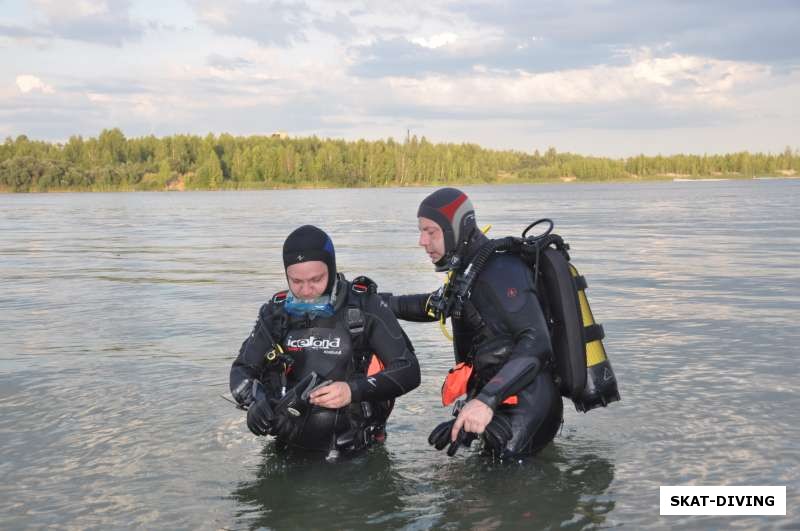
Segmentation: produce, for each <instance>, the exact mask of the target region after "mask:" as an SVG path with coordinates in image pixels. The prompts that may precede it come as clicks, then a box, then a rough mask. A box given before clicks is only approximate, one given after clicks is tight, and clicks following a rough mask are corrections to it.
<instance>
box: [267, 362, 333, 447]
mask: <svg viewBox="0 0 800 531" xmlns="http://www.w3.org/2000/svg"><path fill="white" fill-rule="evenodd" d="M320 380H321V379H320V377H319V375H318V374H317V373H315V372H311V373H309V374H307V375H306V376H304V377H303V379H301V380H300V381H299V382H297V385H295V386H294V387H292V388H291V389H289V390H288V391H287V392H286V394H285V395H284V396H283V398H281V399H280V400H278V402H277V403H276V404H275V408H274V410H275V420H274V421H273V423H272V429H271V430H270V432H269V434H270V435H275V436H277V437H280V438H281V439H284V440H287V441H291V440H292V439H294V438H295V437H296V436H297V434H298V433H299V432H300V426H299V423H298V422H297V421H298V420H300V419H301V418H303V416H304V415H305V414H306V412H307V411H308V410H309V409H310V408H311V402H309V394H311V391H313V390H314V389H316V388H318V387H322V386H324V385H328V384H330V383H331V380H325V381H324V382H321V381H320Z"/></svg>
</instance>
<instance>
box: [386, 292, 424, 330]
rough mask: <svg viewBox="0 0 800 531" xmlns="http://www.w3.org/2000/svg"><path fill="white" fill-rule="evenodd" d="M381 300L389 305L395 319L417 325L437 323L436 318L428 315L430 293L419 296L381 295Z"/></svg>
mask: <svg viewBox="0 0 800 531" xmlns="http://www.w3.org/2000/svg"><path fill="white" fill-rule="evenodd" d="M380 296H381V298H383V300H384V301H386V302H387V304H389V308H391V310H392V312H393V313H394V315H395V317H397V318H398V319H402V320H403V321H413V322H416V323H427V322H430V321H435V320H436V318H435V317H431V316H430V315H428V312H427V311H426V307H427V304H428V299H429V298H430V296H431V294H430V293H420V294H419V295H392V294H391V293H381V294H380Z"/></svg>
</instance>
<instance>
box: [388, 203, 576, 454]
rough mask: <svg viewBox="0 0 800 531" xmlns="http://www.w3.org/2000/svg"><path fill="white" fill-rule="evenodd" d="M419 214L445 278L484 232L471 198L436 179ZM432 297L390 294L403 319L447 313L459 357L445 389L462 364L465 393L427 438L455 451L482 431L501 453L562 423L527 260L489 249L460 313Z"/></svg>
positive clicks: (460, 272)
mask: <svg viewBox="0 0 800 531" xmlns="http://www.w3.org/2000/svg"><path fill="white" fill-rule="evenodd" d="M417 217H418V221H419V230H420V238H419V245H420V246H422V247H424V249H425V251H426V252H427V253H428V255H429V257H430V258H431V261H432V262H433V263H434V265H435V266H436V269H437V271H448V272H451V273H452V278H451V280H450V282H451V283H456V282H458V281H459V278H460V277H459V276H461V277H463V276H464V275H465V274H466V273H468V271H465V268H466V267H467V264H469V263H470V261H471V259H472V258H473V257H474V256H475V255H476V254H477V253H478V251H479V250H480V249H481V247H482V246H484V245H485V244H487V242H489V240H488V238H487V237H486V236H485V235H484V234H483V232H481V230H480V229H478V226H477V224H476V222H475V212H474V209H473V207H472V204H471V202H470V200H469V199H468V198H467V196H466V195H465V194H464V193H463V192H461V191H459V190H456V189H454V188H442V189H440V190H437V191H436V192H434V193H432V194H430V195H429V196H428V197H426V198H425V200H423V201H422V203H421V204H420V207H419V210H418V213H417ZM436 297H437V294H436V293H434V294H427V293H426V294H421V295H405V296H391V297H390V298H389V301H390V305H391V307H392V310H393V311H394V312H395V314H396V315H397V316H398V317H399V318H400V319H404V320H408V321H433V320H438V319H439V318H441V317H449V318H450V319H451V321H452V329H453V346H454V351H455V360H456V363H457V365H456V369H455V370H454V371H451V373H450V375H449V376H448V380H447V381H446V383H445V389H446V388H447V387H448V386H452V385H453V382H452V381H451V380H457V379H458V374H459V373H462V374H465V375H468V378H467V379H466V388H465V389H463V390H461V392H463V391H466V393H467V401H466V403H464V404H463V407H461V408H460V410H458V412H457V417H456V418H455V419H454V420H451V421H449V422H444V423H442V424H440V425H439V426H437V427H436V429H434V430H433V432H432V433H431V435H430V438H429V442H430V443H431V444H432V445H434V446H435V447H436V448H437V449H443V448H444V447H445V446H448V445H449V449H448V454H449V455H453V453H455V451H456V450H457V449H458V447H459V445H460V444H467V445H468V444H469V443H470V442H471V441H472V440H473V439H474V438H475V437H477V436H480V435H482V436H483V439H484V442H485V447H486V448H487V449H488V450H489V451H491V452H493V453H494V454H495V455H496V456H498V457H500V458H503V459H505V458H515V457H521V456H525V455H530V454H533V453H536V452H538V451H539V450H541V449H542V448H543V447H544V446H546V445H547V444H548V443H549V442H550V441H552V440H553V438H554V437H555V435H556V433H557V431H558V429H559V427H560V425H561V422H562V414H563V405H562V400H561V395H560V393H559V390H558V387H557V386H556V384H555V382H554V377H553V374H552V370H551V358H552V349H551V342H550V335H549V332H548V327H547V323H546V320H545V316H544V313H543V311H542V307H541V305H540V302H539V299H538V297H537V293H536V287H535V283H534V280H533V274H532V271H531V269H530V268H529V267H528V266H527V265H526V264H525V262H523V260H522V259H521V258H520V257H519V256H516V255H514V254H510V253H495V254H492V255H491V256H490V258H489V260H488V262H487V263H486V264H485V267H483V269H482V270H481V271H480V272H479V273H478V276H477V278H476V279H475V281H474V285H473V288H472V290H471V292H470V295H469V296H468V299H467V300H466V301H463V305H462V310H461V311H460V312H459V313H458V315H444V316H443V315H441V312H437V311H436V310H435V309H433V308H432V307H431V306H432V299H435V298H436ZM465 371H466V372H465ZM455 385H456V387H458V385H457V384H455ZM458 394H459V391H456V392H455V393H454V396H458ZM454 414H455V412H454Z"/></svg>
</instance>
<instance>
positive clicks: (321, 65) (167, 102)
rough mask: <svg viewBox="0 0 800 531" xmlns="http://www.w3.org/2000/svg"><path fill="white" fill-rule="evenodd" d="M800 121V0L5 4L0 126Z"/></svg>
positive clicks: (718, 125) (731, 147) (556, 133)
mask: <svg viewBox="0 0 800 531" xmlns="http://www.w3.org/2000/svg"><path fill="white" fill-rule="evenodd" d="M421 6H424V7H421ZM799 124H800V1H798V0H760V1H758V2H756V1H750V0H747V1H743V0H698V1H692V0H670V1H666V0H657V1H647V0H587V1H581V2H578V1H569V0H567V1H564V0H561V1H549V0H548V1H537V0H506V1H479V0H466V1H446V0H428V1H427V2H417V1H413V2H412V1H408V0H390V1H384V0H377V1H369V2H367V1H363V2H361V1H349V0H327V1H317V0H300V1H295V0H281V1H271V0H183V1H177V0H175V1H173V0H72V1H70V0H29V1H22V0H19V1H17V0H0V137H6V136H16V135H19V134H26V135H28V136H29V137H31V138H36V139H43V140H53V141H61V140H65V139H67V138H69V136H70V135H73V134H80V135H84V136H96V135H97V134H98V133H99V131H101V130H102V129H103V128H110V127H119V128H121V129H122V130H123V132H124V133H125V134H126V135H127V136H141V135H148V134H155V135H157V136H162V135H171V134H175V133H193V134H201V135H204V134H206V133H209V132H212V133H215V134H218V133H223V132H228V133H232V134H235V135H250V134H268V133H271V132H273V131H286V132H288V133H289V134H290V135H292V136H307V135H317V136H320V137H333V138H345V139H358V138H366V139H379V138H388V137H393V138H395V139H403V138H404V137H405V136H406V134H407V131H410V132H411V134H412V135H417V136H425V137H427V138H428V139H429V140H431V141H434V142H475V143H479V144H481V145H483V146H487V147H494V148H501V149H519V150H524V151H528V152H531V151H533V150H534V149H540V150H544V149H546V148H547V147H549V146H553V147H555V148H556V149H558V150H559V151H572V152H576V153H582V154H594V155H606V156H627V155H634V154H638V153H645V154H653V155H654V154H658V153H662V154H671V153H679V152H684V153H704V152H707V153H722V152H732V151H738V150H745V149H746V150H750V151H771V152H777V151H782V150H783V149H784V148H785V147H786V146H787V145H788V146H791V147H792V148H793V149H798V148H800V135H799V134H798V133H799V132H800V125H799Z"/></svg>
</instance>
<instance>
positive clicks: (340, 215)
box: [0, 180, 800, 529]
mask: <svg viewBox="0 0 800 531" xmlns="http://www.w3.org/2000/svg"><path fill="white" fill-rule="evenodd" d="M465 190H466V191H467V192H468V193H469V194H470V196H471V198H472V200H473V203H474V204H475V206H476V209H477V214H478V221H479V223H481V224H483V223H492V224H493V226H494V227H493V229H492V231H491V232H490V235H494V236H496V237H497V236H501V235H506V234H515V235H518V234H519V233H520V232H521V230H522V229H523V228H524V226H525V225H527V224H528V223H529V222H531V221H533V220H534V219H537V218H539V217H544V216H547V217H551V218H553V219H554V220H555V222H556V231H557V232H558V233H560V234H562V235H563V236H564V237H565V239H566V240H567V241H569V242H570V243H571V245H572V257H573V262H574V263H575V264H576V265H577V266H578V268H579V269H580V270H581V272H582V273H584V274H585V275H586V277H587V278H588V281H589V291H588V295H589V297H590V301H591V303H592V308H593V310H594V313H595V317H596V318H597V320H598V321H600V322H602V323H603V324H604V326H605V330H606V335H607V339H606V340H605V345H606V349H607V351H608V353H609V357H610V359H611V362H612V363H613V365H614V368H615V371H616V373H617V377H618V379H619V382H620V391H621V394H622V401H621V402H619V403H615V404H612V405H611V406H610V407H608V408H606V409H603V410H595V411H592V412H590V413H588V414H581V413H577V412H575V411H574V409H572V406H571V403H569V402H566V403H565V412H566V415H565V423H564V426H563V429H562V431H561V432H560V434H559V435H558V436H557V437H556V439H555V441H554V443H553V444H552V445H550V446H549V447H548V448H546V449H545V450H544V451H543V452H542V453H541V454H539V455H538V456H537V457H536V458H534V459H532V460H530V461H528V462H525V463H523V464H497V463H491V462H489V461H487V460H485V459H484V458H482V457H480V456H479V455H478V454H477V453H475V452H473V451H466V452H463V451H462V452H459V454H458V455H457V456H456V457H455V458H448V457H447V456H446V455H444V453H443V452H437V451H435V450H433V449H432V448H431V447H429V446H428V444H427V440H426V439H427V435H428V433H429V431H430V430H431V428H432V427H433V426H435V425H436V424H437V423H439V422H440V421H442V420H446V419H447V418H448V416H449V412H448V410H446V409H444V408H442V407H441V405H440V402H439V396H438V394H439V388H440V386H441V381H442V378H443V376H444V374H445V373H446V371H447V368H448V367H449V366H450V365H451V363H452V354H451V348H450V346H449V344H448V342H447V341H446V339H445V338H444V337H443V336H442V334H441V333H440V331H439V330H438V328H437V327H436V326H435V325H427V324H404V327H405V329H406V331H407V332H408V334H409V336H410V337H411V339H412V341H413V342H414V345H415V348H416V351H417V354H418V356H419V358H420V362H421V365H422V385H421V386H420V388H419V389H418V390H416V391H414V392H413V393H411V394H409V395H407V396H404V397H402V398H400V399H399V400H398V401H397V407H396V408H395V412H394V414H393V415H392V417H391V419H390V422H389V436H388V438H387V441H386V443H385V445H383V446H380V447H375V448H373V449H371V450H370V451H369V452H368V453H366V454H365V455H363V456H360V457H358V458H356V459H352V460H346V461H343V462H339V463H335V464H328V463H324V462H322V461H321V460H320V461H316V460H313V461H310V460H302V459H297V458H295V459H289V460H286V459H284V458H282V457H279V456H275V455H274V453H273V446H272V444H271V443H270V442H268V441H267V440H265V439H263V438H256V437H254V436H253V435H251V434H250V432H249V431H248V430H247V427H246V425H245V422H244V416H243V414H242V412H240V411H238V410H236V409H234V408H233V406H231V404H229V403H228V402H226V401H224V400H223V399H222V398H220V395H221V394H226V395H227V393H228V388H227V382H228V371H229V368H230V363H231V361H232V360H233V358H234V357H235V355H236V352H237V351H238V348H239V345H240V344H241V341H242V340H243V339H244V338H245V337H246V336H247V335H248V334H249V332H250V329H251V326H252V324H253V321H254V319H255V317H256V314H257V311H258V308H259V306H260V305H261V303H262V302H264V301H265V300H266V299H267V298H268V297H269V296H270V295H271V294H272V293H273V292H275V291H277V290H279V289H282V288H283V287H284V284H285V280H284V277H283V272H282V265H281V258H280V248H281V245H282V242H283V240H284V238H285V237H286V235H287V234H288V233H289V232H290V231H291V230H292V229H294V228H295V227H297V226H298V225H301V224H304V223H313V224H317V225H319V226H321V227H323V228H324V229H326V230H327V231H328V232H329V233H330V234H331V235H332V237H333V240H334V243H335V245H336V250H337V260H338V263H339V266H340V270H342V271H344V272H345V274H347V275H348V277H349V278H352V277H353V276H356V275H358V274H362V273H366V274H368V275H369V276H371V277H372V278H373V279H374V280H375V281H376V282H377V283H378V284H379V286H380V288H381V290H385V291H393V292H395V293H416V292H422V291H430V290H432V289H434V288H436V287H437V286H438V285H439V283H441V281H442V278H441V277H440V276H439V275H438V274H436V273H434V272H433V271H432V268H431V266H430V264H429V263H428V262H427V260H426V257H425V255H424V253H423V252H422V250H421V249H420V248H418V247H417V246H416V239H417V232H416V219H415V214H416V207H417V204H418V203H419V201H420V200H421V199H422V198H423V197H424V196H425V195H426V194H427V193H428V192H429V191H430V189H420V188H411V189H377V190H375V189H364V190H315V191H263V192H262V191H259V192H242V193H239V192H206V193H119V194H47V195H0V477H2V484H0V528H3V529H19V528H43V527H48V526H53V527H57V528H74V529H108V528H127V527H139V528H151V529H153V528H163V529H221V528H225V529H251V528H258V527H265V528H275V529H282V528H299V529H322V528H336V529H364V528H375V529H387V528H388V529H428V528H436V529H516V528H531V529H533V528H550V529H556V528H559V529H560V528H566V529H583V528H604V527H625V528H628V529H641V528H678V529H681V528H683V529H717V528H721V527H724V528H741V529H754V528H763V529H798V528H800V514H798V506H799V505H798V502H800V429H798V426H800V393H799V392H798V376H799V375H800V370H798V364H800V360H798V355H797V354H798V345H800V327H799V326H798V323H799V322H800V268H799V267H798V263H800V215H798V212H799V211H800V209H798V206H800V181H798V180H761V181H730V182H696V183H677V182H664V183H649V184H642V185H637V184H608V185H606V184H591V185H573V184H571V185H538V186H513V187H509V186H485V187H466V188H465ZM660 485H785V486H786V487H787V516H785V517H766V516H744V517H711V516H707V517H688V516H669V517H668V516H664V517H661V516H659V486H660Z"/></svg>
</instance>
